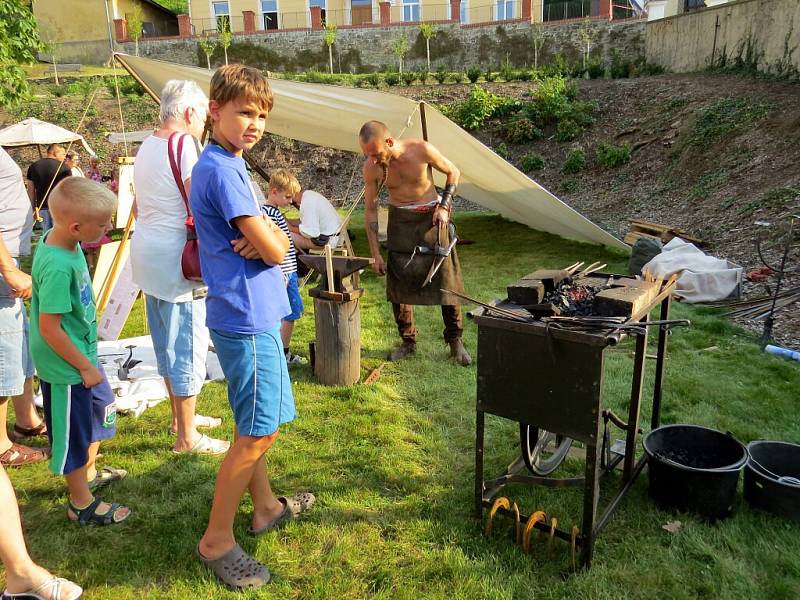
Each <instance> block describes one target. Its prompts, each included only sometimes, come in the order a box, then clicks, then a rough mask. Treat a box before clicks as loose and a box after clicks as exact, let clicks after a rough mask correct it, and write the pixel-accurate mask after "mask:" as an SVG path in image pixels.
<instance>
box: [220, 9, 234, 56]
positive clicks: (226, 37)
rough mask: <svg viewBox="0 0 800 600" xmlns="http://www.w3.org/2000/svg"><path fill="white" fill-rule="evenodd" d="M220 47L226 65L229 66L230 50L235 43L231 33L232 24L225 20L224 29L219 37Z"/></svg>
mask: <svg viewBox="0 0 800 600" xmlns="http://www.w3.org/2000/svg"><path fill="white" fill-rule="evenodd" d="M217 40H218V41H219V45H220V46H222V52H223V53H224V54H225V64H226V65H227V64H228V48H230V47H231V42H232V41H233V34H232V33H231V22H230V21H228V20H225V21H223V22H222V29H220V30H219V34H218V35H217Z"/></svg>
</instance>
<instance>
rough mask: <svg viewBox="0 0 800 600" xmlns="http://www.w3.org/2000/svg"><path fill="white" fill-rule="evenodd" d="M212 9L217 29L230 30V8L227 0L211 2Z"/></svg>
mask: <svg viewBox="0 0 800 600" xmlns="http://www.w3.org/2000/svg"><path fill="white" fill-rule="evenodd" d="M211 7H212V8H213V9H214V20H215V25H216V29H217V31H225V30H228V31H230V29H231V9H230V6H229V5H228V3H227V2H212V3H211Z"/></svg>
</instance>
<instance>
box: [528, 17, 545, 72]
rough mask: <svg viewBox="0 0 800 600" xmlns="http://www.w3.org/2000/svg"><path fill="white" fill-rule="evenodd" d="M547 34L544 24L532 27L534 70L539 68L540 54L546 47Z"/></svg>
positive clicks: (540, 23) (536, 24)
mask: <svg viewBox="0 0 800 600" xmlns="http://www.w3.org/2000/svg"><path fill="white" fill-rule="evenodd" d="M546 37H547V33H546V32H545V29H544V23H542V22H541V21H538V22H536V23H534V24H533V25H532V26H531V42H533V68H534V69H538V68H539V52H541V50H542V46H544V41H545V38H546Z"/></svg>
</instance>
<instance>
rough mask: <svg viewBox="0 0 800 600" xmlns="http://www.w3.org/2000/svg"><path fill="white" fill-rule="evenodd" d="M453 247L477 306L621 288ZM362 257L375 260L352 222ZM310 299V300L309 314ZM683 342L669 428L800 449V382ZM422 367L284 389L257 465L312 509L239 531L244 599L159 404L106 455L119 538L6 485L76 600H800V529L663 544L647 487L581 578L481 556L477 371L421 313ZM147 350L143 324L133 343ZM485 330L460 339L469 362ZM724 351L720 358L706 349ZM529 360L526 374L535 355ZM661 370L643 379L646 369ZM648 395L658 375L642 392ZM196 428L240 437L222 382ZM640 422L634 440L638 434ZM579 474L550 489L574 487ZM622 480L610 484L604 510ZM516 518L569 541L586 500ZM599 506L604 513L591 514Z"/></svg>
mask: <svg viewBox="0 0 800 600" xmlns="http://www.w3.org/2000/svg"><path fill="white" fill-rule="evenodd" d="M459 224H460V233H461V237H462V238H468V239H470V240H474V241H475V244H473V245H469V246H461V247H459V252H460V256H461V262H462V265H463V266H464V272H465V279H466V288H467V291H468V293H469V294H470V295H472V296H474V297H477V298H480V299H483V300H490V299H492V298H496V297H501V296H503V295H504V288H505V285H506V284H508V283H510V282H511V281H513V280H515V279H516V278H518V277H519V276H521V275H524V274H526V273H528V272H530V271H532V270H534V269H536V268H539V267H558V266H564V265H567V264H570V263H573V262H575V261H577V260H588V261H589V262H591V261H593V260H602V261H604V262H608V263H609V264H610V267H609V268H610V269H613V270H615V271H617V272H624V270H625V266H626V257H624V256H621V255H617V254H611V253H608V252H605V251H603V250H601V249H598V248H596V247H592V246H587V245H583V244H577V243H572V242H566V241H564V240H562V239H560V238H556V237H552V236H548V235H544V234H541V233H537V232H534V231H532V230H530V229H528V228H527V227H524V226H521V225H518V224H515V223H510V222H508V221H505V220H503V219H501V218H500V217H497V216H493V215H489V214H486V213H483V214H469V215H461V216H460V218H459ZM355 229H356V232H357V234H358V239H357V241H356V247H357V250H359V251H360V253H362V254H363V253H365V252H366V249H365V248H366V240H365V237H364V235H363V220H361V218H360V217H358V216H357V219H356V223H355ZM362 282H363V285H364V287H365V288H366V294H365V297H364V298H363V300H362V302H361V318H362V346H363V350H362V368H363V371H364V373H365V374H366V373H367V372H368V370H369V369H371V368H374V367H377V366H379V365H380V364H381V363H382V362H383V359H384V357H385V355H386V353H387V352H388V351H389V350H390V349H391V347H392V346H393V345H394V344H395V343H396V341H397V334H396V331H395V328H394V322H393V320H392V316H391V309H390V306H389V304H388V303H387V302H386V301H385V296H384V288H383V286H384V283H383V281H382V280H380V279H378V278H377V277H375V276H373V275H372V274H366V275H365V276H364V277H363V279H362ZM306 299H307V296H306ZM312 311H313V303H311V302H308V312H307V314H306V316H305V317H303V319H301V321H300V322H299V324H298V327H297V329H296V332H295V338H294V341H293V350H294V351H295V352H297V353H301V354H304V355H305V354H307V346H308V342H309V341H312V340H313V336H314V319H313V314H311V312H312ZM673 315H675V316H680V317H685V318H689V319H691V320H692V322H693V326H692V327H691V328H689V329H684V330H677V331H676V332H675V333H674V335H673V336H672V337H671V340H670V351H669V360H668V361H667V378H666V385H665V398H664V412H663V421H664V422H665V423H674V422H691V423H699V424H703V425H707V426H710V427H714V428H717V429H720V430H722V431H731V432H732V433H733V434H734V435H736V436H737V437H738V438H739V439H740V440H742V441H743V442H748V441H750V440H752V439H757V438H767V439H782V440H787V441H792V442H800V420H798V419H797V410H798V400H800V392H798V389H800V368H799V367H798V365H797V364H796V363H790V362H785V361H782V360H780V359H778V358H774V357H771V356H768V355H765V354H763V353H762V352H761V351H760V349H759V347H758V345H757V344H756V342H755V340H754V339H752V338H751V337H750V336H748V335H746V334H745V333H743V332H742V331H740V330H737V329H735V328H733V327H731V326H730V325H729V324H727V322H726V321H724V320H722V319H721V318H720V317H719V316H717V315H716V314H715V313H713V312H711V311H709V310H703V309H694V308H691V307H684V306H680V305H678V306H676V308H675V310H674V312H673ZM417 316H418V327H419V330H420V339H419V350H418V353H417V355H416V356H414V357H413V358H411V359H408V360H406V361H405V362H402V363H398V364H389V365H387V366H385V367H384V368H383V370H382V374H381V377H380V379H379V380H378V382H377V383H375V384H373V385H370V386H364V385H355V386H351V387H345V388H327V387H323V386H321V385H318V384H316V383H315V380H314V377H313V373H312V372H311V368H310V367H309V366H302V367H299V368H297V369H295V370H293V371H292V373H293V378H294V393H295V398H296V402H297V405H298V413H299V417H298V418H297V420H296V421H294V422H293V423H291V424H289V425H288V426H287V427H285V429H284V431H283V433H282V435H281V436H280V438H279V439H278V441H277V443H276V445H275V447H274V448H273V449H272V450H271V451H270V452H269V455H268V463H269V470H270V474H271V477H272V481H273V484H274V487H275V488H276V490H278V491H279V492H282V493H291V492H292V491H295V490H298V489H303V490H311V491H313V492H314V493H315V494H316V495H317V498H318V503H317V505H316V507H315V509H314V511H313V512H312V513H311V514H310V515H309V516H308V517H307V518H304V519H302V520H298V521H295V522H293V523H290V524H289V525H288V526H287V527H286V528H285V529H283V530H281V531H279V532H273V533H270V534H268V535H266V536H264V537H262V538H259V539H253V538H248V537H247V536H246V534H245V529H246V528H247V525H248V523H249V513H250V508H249V505H248V501H247V500H245V502H244V503H243V505H242V507H241V511H240V516H239V518H238V520H237V535H238V539H239V541H240V543H241V544H242V545H243V547H244V548H245V549H246V550H247V551H250V552H253V553H255V555H256V556H257V557H258V558H259V559H261V560H262V561H264V562H265V563H267V564H268V565H269V567H270V569H271V570H272V572H273V574H274V582H273V583H271V584H270V585H269V586H268V587H267V588H266V589H262V590H261V591H258V592H250V593H245V594H241V595H237V594H235V593H233V592H229V591H227V590H225V589H224V588H223V587H221V586H220V585H218V584H217V583H216V581H215V580H214V578H213V577H212V576H211V575H210V574H209V573H208V572H207V571H206V570H205V569H204V568H203V567H202V566H201V565H200V564H199V563H198V562H197V561H196V559H195V558H194V547H195V544H196V543H197V540H198V538H199V536H200V535H201V533H202V531H203V529H204V527H205V524H206V520H207V518H208V511H209V506H210V501H211V497H212V493H213V485H214V478H215V473H216V469H217V466H218V464H219V462H220V461H219V459H215V458H198V457H176V456H174V455H173V454H172V453H171V452H170V445H171V439H170V435H169V434H168V432H167V427H168V412H169V409H168V406H167V405H166V403H162V404H161V405H159V406H157V407H156V408H154V409H151V410H148V411H146V412H145V413H144V415H143V416H142V417H141V418H139V419H134V418H132V417H126V418H122V419H121V421H120V426H119V434H118V436H117V437H116V439H115V440H113V441H112V442H110V443H108V444H106V445H105V446H104V449H103V453H104V455H105V456H104V458H103V459H102V461H103V463H104V464H111V465H115V466H121V467H124V468H126V469H128V470H129V471H130V476H129V477H128V478H127V479H126V480H125V481H123V482H121V483H120V484H118V485H116V486H115V487H113V488H111V489H109V490H107V491H105V492H104V493H103V497H104V498H108V499H113V500H115V501H121V502H125V503H127V504H129V505H130V506H131V507H132V508H133V510H134V516H133V518H132V519H130V522H129V523H127V524H124V525H122V526H119V527H112V528H104V529H101V528H85V529H81V528H78V527H76V526H75V525H73V524H71V523H68V522H67V520H66V518H65V513H64V506H65V502H66V496H65V493H64V488H63V485H62V483H61V481H59V480H58V479H56V478H55V477H53V476H51V475H50V474H49V473H48V471H47V468H46V466H45V465H37V466H34V467H31V468H26V469H21V470H16V471H14V472H12V474H11V475H12V478H13V481H14V484H15V486H16V488H17V493H18V495H19V500H20V503H21V506H22V512H23V517H24V521H25V529H26V532H27V538H28V542H29V545H30V549H31V552H32V553H33V555H34V556H35V557H36V558H37V559H38V560H40V561H41V562H42V563H44V564H45V565H46V566H47V567H49V568H51V569H53V570H54V571H56V572H57V573H59V574H61V575H63V576H67V577H70V578H72V579H74V580H76V581H78V582H80V583H81V584H82V585H84V586H85V587H86V588H87V596H86V597H87V598H103V599H109V600H111V599H113V600H118V599H119V600H121V599H128V598H152V599H156V598H159V599H161V598H175V599H179V598H180V599H183V598H197V599H200V598H209V599H210V598H233V597H245V598H302V599H308V598H385V599H401V598H409V599H415V600H416V599H419V598H442V599H445V598H446V599H448V600H452V599H456V598H459V599H460V598H463V599H477V598H481V599H482V598H498V599H499V598H503V599H511V598H534V597H535V598H609V599H620V598H643V599H644V598H648V599H649V598H670V599H672V598H698V597H709V598H742V599H744V598H747V599H751V598H765V599H767V598H769V599H775V598H785V599H795V598H798V597H800V527H798V525H796V524H793V523H790V522H788V521H784V520H781V519H778V518H774V517H771V516H769V515H767V514H765V513H762V512H757V511H754V510H751V509H750V508H749V507H748V506H747V505H746V504H745V503H744V501H743V500H742V499H741V497H740V498H739V502H738V506H737V513H736V515H735V516H734V517H733V518H732V519H729V520H727V521H723V522H720V523H718V524H716V525H710V524H707V523H704V522H703V521H701V520H699V519H697V518H695V517H694V516H691V515H687V514H682V515H679V516H678V517H677V518H678V519H680V520H681V521H682V522H683V528H682V529H681V530H680V531H679V532H678V533H676V534H670V533H667V532H666V531H664V530H662V528H661V526H662V525H663V524H664V523H666V522H667V521H670V520H674V519H675V518H676V516H675V515H673V514H670V513H667V512H663V511H661V510H659V509H657V508H656V507H655V505H654V504H653V503H652V502H651V501H650V500H649V498H648V495H647V476H646V474H644V475H643V476H642V477H641V478H640V479H639V480H638V482H637V483H636V484H635V486H634V488H633V490H632V491H631V493H630V494H629V495H628V497H627V498H626V499H625V501H624V502H623V503H622V505H621V506H620V508H619V510H618V511H617V513H616V514H615V516H614V517H613V519H612V520H611V522H610V523H609V525H608V526H607V527H606V529H605V530H604V532H603V534H602V535H601V536H600V538H599V540H598V543H597V545H596V548H595V561H594V566H593V568H592V569H591V570H589V571H585V572H580V573H578V574H577V575H572V576H566V573H567V565H568V549H567V545H566V544H559V545H558V546H557V554H556V558H555V560H554V561H550V560H547V558H546V553H545V550H544V547H545V544H544V543H543V542H541V541H537V542H535V543H534V550H533V552H532V554H531V555H524V554H523V553H522V552H521V551H520V550H519V548H517V547H515V546H514V545H513V544H512V543H511V541H510V539H509V537H508V536H507V535H506V531H507V529H506V527H505V526H504V525H502V524H501V525H500V527H499V532H500V533H499V534H497V535H495V536H494V537H493V538H492V539H491V540H486V539H485V538H483V537H482V535H481V533H480V528H479V526H478V524H477V523H476V521H474V520H473V518H472V515H471V508H472V490H473V477H474V416H475V376H476V369H475V366H472V367H469V368H462V367H458V366H456V365H454V364H451V363H450V362H449V361H448V360H447V352H446V346H445V345H444V344H443V343H442V341H441V330H442V325H441V317H440V315H439V311H438V310H437V309H436V308H435V307H423V308H420V309H418V310H417ZM142 332H143V327H142V314H141V309H140V308H139V307H138V305H137V310H136V312H135V313H134V315H133V316H132V318H131V319H130V321H129V323H128V325H127V327H126V331H125V334H126V335H139V334H141V333H142ZM476 335H477V332H476V327H475V325H474V324H473V323H469V322H468V323H467V325H466V334H465V341H466V345H467V348H468V349H469V350H470V351H472V352H473V353H474V350H475V347H476ZM711 346H716V348H717V349H716V350H706V349H707V348H709V347H711ZM631 351H632V346H631V344H630V343H629V342H626V343H623V344H622V345H620V346H619V347H617V348H614V349H611V350H609V360H608V368H607V377H606V390H605V393H606V398H607V404H608V405H609V406H611V407H613V408H616V409H617V412H620V409H621V407H623V406H624V403H625V400H626V398H627V393H628V389H629V385H630V363H631V360H630V353H631ZM530 360H531V361H535V360H537V357H536V356H531V357H530ZM650 368H652V366H651V367H650ZM648 383H649V384H652V377H648ZM200 407H201V410H202V412H203V413H204V414H213V415H222V416H224V417H226V419H225V425H224V427H223V428H222V430H221V432H220V433H221V434H222V435H224V436H227V437H230V436H231V434H232V420H231V418H230V411H229V408H228V405H227V401H226V397H225V387H224V385H223V384H221V383H214V384H210V385H208V386H206V388H205V389H204V391H203V394H202V398H201V402H200ZM648 416H649V415H648V414H647V411H646V410H645V413H644V414H643V419H642V422H643V424H647V423H649V418H648ZM517 452H518V450H517V438H516V426H515V424H514V423H510V422H506V421H503V420H501V419H498V418H494V417H487V458H486V465H487V473H489V474H494V473H495V472H499V471H501V470H502V469H503V468H504V467H505V466H506V465H507V464H508V463H510V462H511V461H512V460H513V459H514V458H515V456H516V454H517ZM581 470H582V466H581V463H580V460H579V459H577V458H571V459H569V460H568V462H567V464H566V466H565V467H564V468H563V469H562V470H561V471H557V472H556V475H558V474H559V473H560V474H577V473H579V472H580V471H581ZM616 483H618V479H616V478H615V476H612V480H611V481H609V482H608V483H607V484H605V485H604V487H603V489H604V490H605V491H606V492H610V491H611V489H612V487H613V484H616ZM505 493H506V495H508V496H509V497H511V498H512V499H513V500H516V501H517V502H518V503H519V504H520V506H521V507H522V509H523V510H524V511H525V512H530V511H532V510H536V509H543V510H546V511H547V512H548V514H552V515H555V516H556V517H558V519H559V523H560V524H561V525H564V526H565V527H567V528H569V527H570V526H571V524H573V523H575V524H579V522H580V515H581V508H580V507H581V498H580V494H579V493H578V492H577V491H568V490H553V489H546V488H540V489H535V490H534V489H525V488H523V487H509V488H507V490H506V492H505ZM601 504H602V500H601Z"/></svg>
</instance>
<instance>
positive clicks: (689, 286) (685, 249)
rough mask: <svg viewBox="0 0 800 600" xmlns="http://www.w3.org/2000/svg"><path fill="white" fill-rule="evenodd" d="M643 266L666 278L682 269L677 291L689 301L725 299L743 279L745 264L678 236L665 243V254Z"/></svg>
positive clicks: (676, 293)
mask: <svg viewBox="0 0 800 600" xmlns="http://www.w3.org/2000/svg"><path fill="white" fill-rule="evenodd" d="M642 270H643V271H650V273H652V274H653V275H654V276H655V277H662V278H664V279H666V278H668V277H670V276H671V275H673V274H675V273H679V276H678V285H677V288H676V290H675V295H677V296H679V297H681V298H683V299H684V300H686V301H687V302H714V301H717V300H724V299H725V298H727V297H728V296H730V295H731V293H733V292H734V291H735V290H736V286H738V285H739V284H740V283H741V281H742V267H738V266H734V265H731V263H729V262H728V261H727V260H725V259H722V258H715V257H713V256H709V255H707V254H705V253H704V252H703V251H702V250H700V249H699V248H697V246H695V245H694V244H690V243H689V242H687V241H685V240H682V239H681V238H678V237H676V238H673V239H671V240H670V241H669V242H668V243H667V244H665V245H664V248H663V250H662V251H661V254H659V255H658V256H656V257H654V258H653V259H652V260H651V261H650V262H648V263H647V264H646V265H644V267H642Z"/></svg>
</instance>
